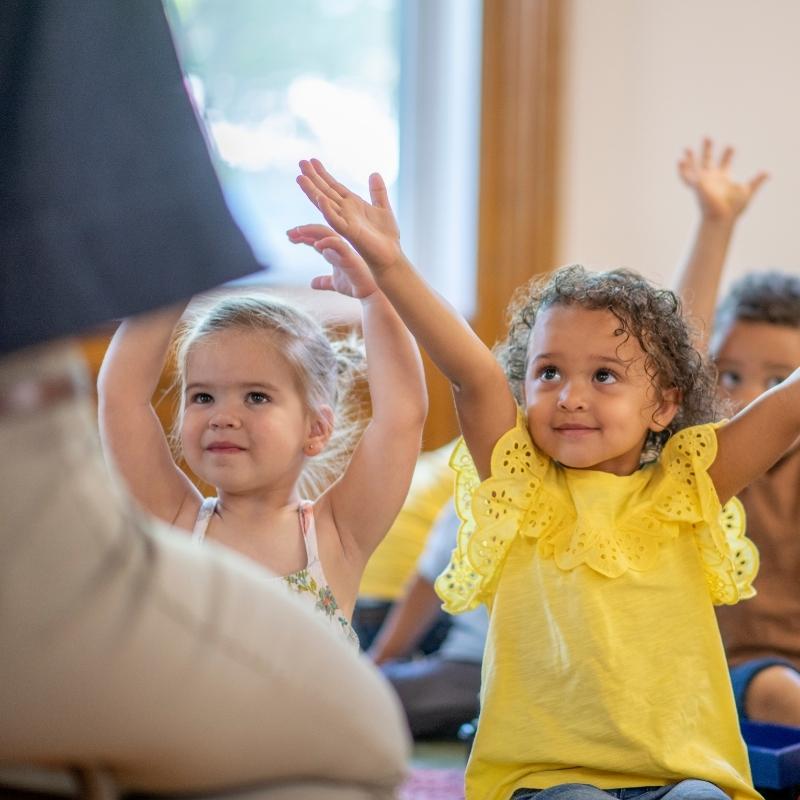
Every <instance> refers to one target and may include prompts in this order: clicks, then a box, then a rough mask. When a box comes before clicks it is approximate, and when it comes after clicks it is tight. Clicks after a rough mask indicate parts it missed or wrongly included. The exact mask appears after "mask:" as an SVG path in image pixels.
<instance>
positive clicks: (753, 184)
mask: <svg viewBox="0 0 800 800" xmlns="http://www.w3.org/2000/svg"><path fill="white" fill-rule="evenodd" d="M768 178H769V173H768V172H759V173H758V175H756V176H755V178H752V179H751V180H750V182H749V183H748V184H747V186H748V189H749V190H750V195H751V197H752V195H754V194H755V193H756V192H757V191H758V190H759V189H760V188H761V184H762V183H764V181H765V180H767V179H768Z"/></svg>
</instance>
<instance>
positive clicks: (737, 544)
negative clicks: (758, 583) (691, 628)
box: [653, 423, 758, 605]
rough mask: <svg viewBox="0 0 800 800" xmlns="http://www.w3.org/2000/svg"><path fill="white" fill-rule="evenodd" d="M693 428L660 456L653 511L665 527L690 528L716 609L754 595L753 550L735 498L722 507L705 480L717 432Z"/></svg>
mask: <svg viewBox="0 0 800 800" xmlns="http://www.w3.org/2000/svg"><path fill="white" fill-rule="evenodd" d="M724 424H725V423H718V424H709V425H698V426H695V427H693V428H686V429H685V430H682V431H679V432H678V433H676V434H675V436H673V437H672V438H671V439H670V440H669V441H668V442H667V444H666V445H665V447H664V451H663V453H662V454H661V466H662V470H663V480H661V481H660V483H659V485H658V486H657V488H656V491H655V493H654V497H653V500H654V503H653V512H654V514H655V515H657V516H659V517H660V518H661V519H662V520H664V521H665V522H668V521H674V520H678V521H680V522H684V523H689V524H690V525H691V528H692V532H693V534H694V537H695V543H696V544H697V549H698V551H699V552H700V557H701V560H702V564H703V571H704V572H705V576H706V581H707V582H708V589H709V592H710V594H711V599H712V601H713V602H714V604H715V605H732V604H734V603H737V602H738V601H739V600H744V599H746V598H748V597H752V596H753V595H754V594H755V589H753V580H754V578H755V576H756V573H757V572H758V550H757V549H756V547H755V545H754V544H753V543H752V542H751V541H750V539H748V538H747V537H746V536H745V513H744V508H743V507H742V504H741V503H740V502H739V500H738V499H737V498H736V497H734V498H732V499H731V500H729V501H728V502H727V503H726V504H725V505H724V506H722V505H721V504H720V502H719V498H718V497H717V492H716V489H715V488H714V484H713V482H712V481H711V478H710V477H709V475H708V468H709V467H710V466H711V464H712V463H713V462H714V459H715V458H716V455H717V436H716V433H715V431H716V429H717V428H719V427H721V426H722V425H724Z"/></svg>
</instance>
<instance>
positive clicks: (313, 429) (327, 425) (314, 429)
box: [303, 406, 333, 456]
mask: <svg viewBox="0 0 800 800" xmlns="http://www.w3.org/2000/svg"><path fill="white" fill-rule="evenodd" d="M310 421H311V424H310V426H309V429H308V434H307V436H306V443H305V445H304V447H303V452H304V453H305V454H306V455H307V456H317V455H319V454H320V453H321V452H322V451H323V450H324V449H325V445H327V444H328V440H329V439H330V438H331V434H332V433H333V409H332V408H331V407H330V406H321V407H320V409H319V410H318V411H317V414H316V416H315V417H312V418H311V420H310Z"/></svg>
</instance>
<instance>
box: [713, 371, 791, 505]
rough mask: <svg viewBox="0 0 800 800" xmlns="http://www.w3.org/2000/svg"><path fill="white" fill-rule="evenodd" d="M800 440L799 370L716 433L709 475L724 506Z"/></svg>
mask: <svg viewBox="0 0 800 800" xmlns="http://www.w3.org/2000/svg"><path fill="white" fill-rule="evenodd" d="M798 437H800V369H796V370H795V371H794V372H793V373H792V374H791V375H790V376H789V377H788V378H787V379H786V380H785V381H783V383H780V384H779V385H778V386H776V387H774V388H773V389H770V390H769V391H768V392H765V393H764V394H762V395H761V396H760V397H759V398H758V399H756V400H755V401H754V402H752V403H751V404H750V405H748V406H747V407H746V408H744V409H743V410H742V411H740V412H739V413H738V414H737V415H736V416H735V417H734V418H733V419H732V420H731V421H730V422H729V423H728V424H727V425H725V426H724V427H723V428H720V429H719V431H718V432H717V441H718V451H717V457H716V459H715V461H714V463H713V464H712V465H711V467H710V469H709V475H710V476H711V479H712V480H713V481H714V486H715V488H716V490H717V494H718V495H719V498H720V500H721V501H722V502H723V503H724V502H726V501H727V500H729V499H730V498H731V497H733V496H734V495H735V494H737V493H738V492H740V491H741V490H742V489H743V488H744V487H745V486H747V485H748V484H749V483H751V482H752V481H754V480H755V479H756V478H758V477H759V476H760V475H761V474H763V473H764V472H766V471H767V470H768V469H769V468H770V467H771V466H772V465H773V464H774V463H775V462H776V461H777V460H778V459H779V458H780V457H781V456H782V455H783V454H784V453H785V452H786V451H787V450H788V449H789V447H791V445H792V444H793V443H794V442H796V441H797V439H798Z"/></svg>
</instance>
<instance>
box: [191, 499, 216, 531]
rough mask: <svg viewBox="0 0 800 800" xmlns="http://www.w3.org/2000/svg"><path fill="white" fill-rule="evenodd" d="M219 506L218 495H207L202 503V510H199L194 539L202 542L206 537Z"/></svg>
mask: <svg viewBox="0 0 800 800" xmlns="http://www.w3.org/2000/svg"><path fill="white" fill-rule="evenodd" d="M216 507H217V498H216V497H206V498H204V499H203V502H202V503H201V505H200V510H199V511H198V512H197V520H196V521H195V523H194V528H193V529H192V541H193V542H202V541H203V539H205V538H206V531H207V530H208V525H209V523H210V522H211V517H212V516H213V514H214V510H215V509H216Z"/></svg>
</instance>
